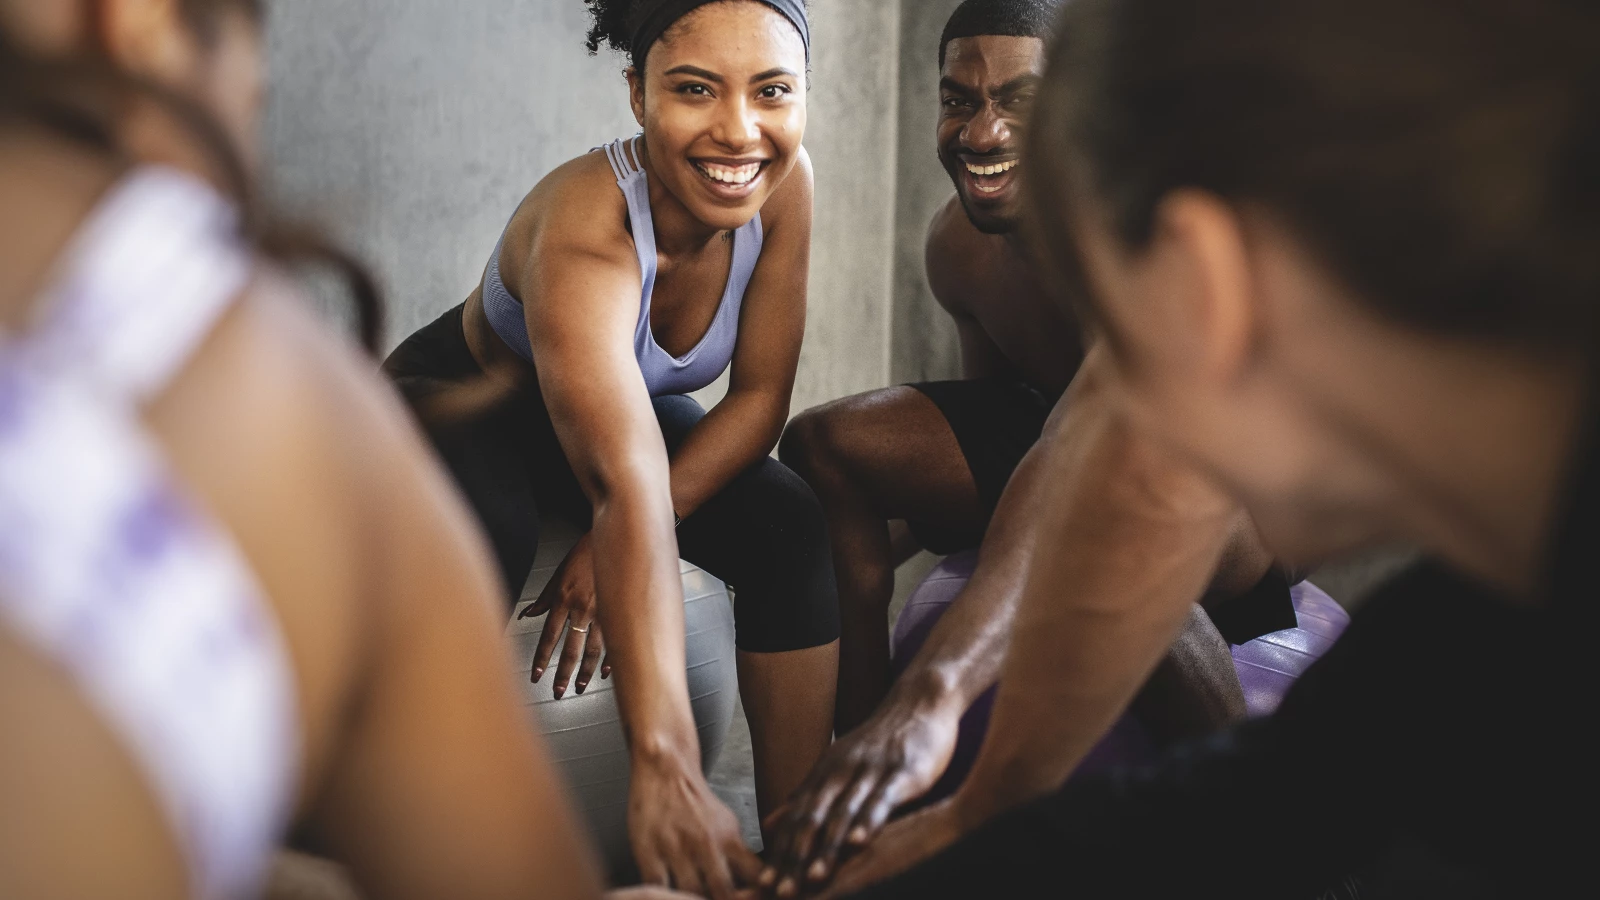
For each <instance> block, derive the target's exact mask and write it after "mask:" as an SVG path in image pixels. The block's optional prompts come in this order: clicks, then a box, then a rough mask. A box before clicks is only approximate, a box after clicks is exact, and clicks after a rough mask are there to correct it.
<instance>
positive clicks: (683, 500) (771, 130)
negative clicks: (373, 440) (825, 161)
mask: <svg viewBox="0 0 1600 900" xmlns="http://www.w3.org/2000/svg"><path fill="white" fill-rule="evenodd" d="M588 5H589V7H590V9H591V12H592V14H593V16H594V28H593V30H592V31H591V33H590V35H589V48H590V49H591V50H592V51H595V52H598V51H599V49H600V48H601V46H602V45H608V46H610V47H611V48H612V49H614V50H617V51H619V52H621V53H624V54H627V55H629V57H630V62H631V65H629V66H628V68H627V69H626V70H625V73H624V74H625V77H626V81H627V86H628V92H629V99H630V102H631V106H632V109H633V113H634V117H635V119H636V120H637V121H638V123H639V125H640V128H641V133H640V134H639V135H638V136H636V137H633V138H628V139H621V140H616V141H613V142H612V143H610V144H608V145H606V146H605V147H604V148H603V150H604V152H591V153H588V154H585V155H584V156H581V157H579V158H577V159H574V160H571V161H569V162H567V163H565V164H564V165H562V166H560V167H558V168H557V169H555V171H553V172H551V173H550V174H549V175H547V176H546V177H545V178H544V179H543V180H542V181H540V182H539V183H538V184H537V185H535V186H534V188H533V190H532V191H531V192H530V193H529V194H528V195H527V197H526V199H524V200H523V202H522V203H521V205H520V207H519V208H518V209H517V210H516V212H515V213H514V214H513V215H512V217H511V220H510V223H509V224H508V225H507V226H506V229H505V233H504V235H503V236H502V237H501V240H500V243H499V245H498V246H497V247H496V248H495V250H494V252H493V253H492V254H491V255H490V257H489V260H488V264H487V266H486V267H485V272H484V277H483V281H482V284H481V285H480V287H479V288H478V289H477V290H475V291H474V292H473V293H472V295H471V296H470V297H468V299H467V300H466V302H465V303H463V304H462V305H460V306H458V307H456V308H454V309H452V310H450V311H449V312H448V313H446V314H445V315H444V316H443V317H442V318H440V319H439V320H438V321H436V322H434V323H433V324H431V325H429V326H427V327H426V328H424V329H423V330H421V331H419V332H418V333H416V334H415V335H413V336H412V337H411V338H410V339H408V340H407V341H406V342H405V343H404V344H402V345H401V346H400V347H399V348H398V349H397V350H396V351H395V353H394V355H393V356H391V357H390V359H389V361H388V363H387V364H386V368H387V370H388V372H389V374H390V375H391V376H392V377H394V379H395V380H396V382H397V383H398V384H399V386H400V388H401V390H402V391H403V392H404V394H405V395H406V397H407V399H408V400H409V401H410V403H411V404H412V406H413V407H414V408H415V409H416V411H417V412H418V414H419V416H420V417H421V418H422V420H423V422H424V424H425V426H426V427H427V429H428V431H429V434H430V437H431V438H432V439H433V441H434V443H435V445H436V446H437V448H438V450H439V452H440V453H441V455H442V456H443V457H444V459H445V461H446V462H447V464H448V465H449V467H450V469H451V471H452V473H453V474H454V475H455V477H456V480H457V481H458V483H459V484H460V486H461V487H462V489H463V490H464V492H465V493H466V495H467V497H468V499H469V500H470V501H471V503H472V505H473V507H474V509H475V510H476V512H477V513H478V516H479V518H480V519H481V521H482V523H483V525H484V527H485V529H486V530H487V532H488V534H489V536H490V538H491V540H492V541H493V544H494V548H495V551H496V555H497V557H498V560H499V563H500V567H501V573H502V575H503V577H504V579H505V587H506V590H507V596H508V598H509V599H510V600H512V601H515V600H516V598H517V597H518V596H520V593H521V589H522V587H523V585H524V582H525V581H526V579H527V576H528V572H529V570H530V568H531V566H532V562H533V557H534V552H535V549H536V547H537V545H538V534H539V524H540V516H541V515H546V516H549V515H555V516H558V517H560V518H563V519H571V520H576V521H578V522H580V523H582V524H584V525H586V526H589V531H588V532H587V533H586V534H585V535H584V537H583V538H582V539H581V540H579V542H578V543H577V545H576V546H575V547H574V548H573V550H572V551H571V553H570V554H569V555H568V556H567V558H566V560H565V561H564V562H563V563H562V565H561V567H560V569H559V570H558V571H557V573H556V575H555V576H554V577H553V578H552V579H551V581H550V583H549V586H548V587H547V588H545V590H544V591H543V593H542V594H541V595H540V596H539V599H538V601H537V602H536V603H535V604H533V605H532V606H531V607H530V608H529V609H528V610H525V612H531V613H532V614H542V613H545V612H548V613H549V615H548V617H547V619H546V625H545V628H544V632H543V635H542V637H541V640H540V643H539V648H538V650H537V651H536V653H535V656H534V669H533V673H532V675H533V678H534V680H538V679H540V678H541V677H543V675H544V670H545V668H546V667H547V666H549V665H550V661H551V658H552V657H553V656H555V654H556V648H557V646H558V645H559V646H561V652H560V655H559V660H558V662H557V663H556V666H555V669H556V671H555V673H554V676H553V677H554V682H555V683H554V686H553V690H554V694H555V696H556V697H558V698H559V697H561V696H562V695H563V694H564V693H565V691H566V687H567V684H568V682H569V681H574V677H575V687H576V690H577V691H579V692H582V691H584V690H585V689H586V688H587V687H588V685H589V683H590V681H591V679H592V678H593V676H594V674H595V672H596V671H597V669H598V670H599V672H600V674H601V676H602V677H605V675H606V674H608V673H609V671H610V668H611V665H612V664H613V662H614V663H615V666H616V673H617V678H618V690H617V695H618V704H619V707H620V710H621V714H622V718H623V720H624V722H625V724H626V730H627V733H628V735H629V737H630V742H631V745H630V748H629V749H630V751H631V754H630V755H631V760H632V775H633V781H632V787H631V802H630V806H629V811H630V816H629V819H630V821H629V830H630V833H631V838H632V845H633V849H634V855H635V857H636V858H637V862H638V863H639V866H640V870H641V872H642V874H643V875H644V877H645V878H646V879H647V880H650V881H668V880H671V881H673V882H674V883H676V884H677V885H678V886H679V887H683V888H686V889H690V890H698V889H702V888H703V889H706V890H709V891H710V892H711V893H713V894H714V895H717V896H725V895H727V894H728V893H729V892H730V891H731V889H732V886H733V884H734V883H735V882H736V881H740V880H748V879H749V878H750V877H751V876H753V875H754V874H755V870H756V862H755V859H754V857H753V856H751V855H750V854H749V852H748V851H747V850H746V849H745V848H744V847H743V846H742V845H741V843H740V840H739V833H738V829H737V827H736V825H735V822H734V819H733V816H732V814H731V813H730V812H729V811H728V810H727V809H726V808H724V807H722V806H721V804H720V802H719V801H717V800H716V798H715V797H714V796H713V795H712V794H711V791H710V789H709V788H708V787H707V785H706V782H705V779H704V777H703V776H702V774H701V772H700V754H699V751H698V742H697V739H696V736H695V723H694V721H693V720H692V718H691V715H690V706H689V697H688V695H687V688H686V686H685V671H684V669H685V661H684V625H683V611H682V610H683V597H682V590H681V584H680V581H679V578H678V568H677V566H678V562H677V561H678V558H679V556H682V558H684V559H686V560H688V561H689V562H691V563H694V564H696V565H699V566H701V567H702V568H704V569H705V570H707V571H708V572H710V573H711V574H713V575H716V576H717V577H719V578H721V579H723V580H724V581H726V582H728V583H729V584H730V585H732V586H733V587H734V588H735V589H736V592H737V600H736V606H735V620H736V629H737V640H738V646H739V650H740V653H739V674H740V689H741V695H742V697H743V699H744V705H745V710H746V714H747V716H748V717H749V720H750V726H751V736H752V741H753V744H754V748H755V757H756V760H755V761H756V779H757V784H756V787H757V795H758V801H759V803H760V805H761V806H762V808H763V809H770V808H771V807H772V806H773V805H775V804H776V802H777V801H779V800H781V799H782V798H783V797H784V796H785V795H787V794H788V792H789V791H790V790H791V789H792V788H793V787H794V786H795V785H796V784H797V783H798V782H799V781H800V779H801V777H802V776H803V775H804V774H805V772H806V771H807V770H808V769H809V768H810V766H811V764H812V763H813V762H815V760H816V759H817V757H818V756H820V754H821V753H822V751H823V750H824V749H825V748H826V746H827V744H828V740H829V737H830V731H831V724H832V716H833V699H834V683H835V679H836V671H835V670H836V665H837V638H838V628H839V624H838V609H837V600H836V597H835V587H834V579H833V569H832V565H831V562H830V557H829V554H828V548H827V542H826V537H825V529H824V526H823V520H822V513H821V510H820V507H819V505H818V503H817V501H816V499H815V497H814V496H813V495H812V494H811V492H810V490H809V489H808V488H807V487H806V486H805V484H804V483H803V482H802V481H801V480H800V479H799V478H798V477H796V476H795V475H794V474H793V473H792V472H790V471H789V470H788V469H786V468H784V467H783V466H782V465H780V464H779V463H777V462H776V461H774V460H771V459H769V458H768V454H769V453H770V452H771V450H772V448H773V446H774V445H775V444H776V442H777V439H778V436H779V434H780V432H781V431H782V428H783V424H784V421H785V419H786V418H787V417H788V409H789V397H790V392H791V390H792V388H793V384H794V377H795V368H796V365H797V363H798V360H799V353H800V340H801V336H802V334H803V331H804V326H805V308H806V291H805V285H806V277H807V265H808V262H809V256H810V242H811V196H812V181H811V167H810V162H809V161H808V159H807V158H806V154H805V151H804V150H803V149H802V148H801V145H800V144H801V139H802V138H803V136H804V134H805V126H806V68H807V62H808V59H809V53H810V32H809V27H808V24H807V19H806V11H805V6H804V4H803V3H801V2H799V0H709V2H708V0H636V2H615V0H588ZM730 365H731V366H732V372H731V379H730V384H729V390H728V393H727V396H726V398H725V399H724V400H723V401H722V402H721V403H719V404H718V405H717V406H716V407H715V408H714V409H712V410H711V411H710V412H705V411H703V410H701V409H700V407H699V406H698V405H696V404H695V403H694V401H692V400H690V399H689V398H688V397H687V396H684V395H686V394H688V393H690V392H691V391H694V390H698V389H699V388H702V387H704V386H706V385H708V384H710V383H711V382H712V381H713V380H715V379H716V378H717V377H718V376H719V375H720V374H721V373H722V372H723V370H725V369H727V368H728V367H729V366H730ZM485 373H489V374H490V378H491V380H493V381H496V382H501V383H503V384H504V385H505V387H504V389H503V390H501V391H499V392H497V393H496V394H495V396H494V399H493V400H491V401H489V402H487V403H486V404H480V405H479V407H478V408H475V409H473V410H471V411H466V412H463V411H462V409H461V408H460V407H461V405H462V404H461V403H459V402H455V401H459V400H460V399H461V398H463V397H464V396H467V393H465V392H462V391H460V390H459V388H460V387H461V386H462V385H465V384H470V383H481V382H482V381H483V378H484V375H485ZM564 633H565V640H564V641H563V635H564ZM608 653H609V654H610V655H609V656H607V657H606V663H605V666H604V667H601V660H602V656H603V655H606V654H608Z"/></svg>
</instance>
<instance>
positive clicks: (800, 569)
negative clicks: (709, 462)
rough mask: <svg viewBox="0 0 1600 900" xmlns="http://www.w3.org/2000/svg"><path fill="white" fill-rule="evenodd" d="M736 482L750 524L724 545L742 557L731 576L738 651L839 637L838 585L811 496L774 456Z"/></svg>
mask: <svg viewBox="0 0 1600 900" xmlns="http://www.w3.org/2000/svg"><path fill="white" fill-rule="evenodd" d="M740 482H742V483H741V484H739V485H738V498H737V499H738V502H739V505H740V508H741V510H742V512H743V515H742V516H741V518H742V519H744V520H745V522H746V523H747V525H746V526H744V527H741V528H738V529H737V530H736V533H735V534H734V535H732V545H731V546H730V547H729V548H727V549H729V550H730V551H732V553H733V555H735V556H737V557H738V558H739V560H740V562H739V565H738V568H739V569H740V570H741V571H740V573H739V574H738V575H736V576H735V579H734V581H735V583H734V591H735V598H736V604H735V610H734V612H735V618H736V621H737V625H738V633H739V647H740V649H742V650H747V651H751V652H756V653H772V652H781V651H786V650H801V649H805V648H808V647H817V646H821V645H823V644H827V643H831V642H833V641H834V640H837V639H838V637H839V600H838V587H837V585H836V583H835V580H834V574H833V558H832V555H831V552H830V550H829V545H828V527H827V523H826V521H825V519H824V517H823V512H822V504H821V503H820V502H818V500H817V496H816V494H815V493H813V492H812V490H811V488H810V486H809V485H807V484H806V483H805V481H804V480H802V479H801V478H800V477H799V476H798V475H796V474H795V473H794V472H793V471H791V470H790V469H789V468H788V467H787V466H784V465H783V464H781V463H779V462H776V461H773V460H764V461H762V462H761V463H759V464H758V465H757V466H755V467H754V468H753V469H752V470H751V471H750V472H747V473H746V474H745V475H744V476H742V477H741V479H740Z"/></svg>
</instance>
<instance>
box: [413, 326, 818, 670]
mask: <svg viewBox="0 0 1600 900" xmlns="http://www.w3.org/2000/svg"><path fill="white" fill-rule="evenodd" d="M384 370H385V371H386V372H387V373H388V374H389V376H390V377H391V378H393V379H394V381H395V384H396V385H397V386H398V387H399V388H400V391H401V393H402V394H403V395H404V396H405V398H406V401H407V403H409V404H410V405H411V406H412V408H413V409H414V410H418V411H419V412H422V413H431V410H430V408H429V406H430V401H433V400H436V399H437V398H439V397H440V396H441V395H442V394H443V393H444V392H447V391H450V390H452V389H457V388H459V387H460V386H461V385H463V384H466V383H469V382H471V381H473V380H475V379H479V378H481V377H482V375H483V372H482V370H481V369H480V368H479V367H478V365H477V362H476V361H475V360H474V359H473V358H472V354H471V352H470V351H469V350H468V349H467V343H466V338H465V335H464V333H463V331H462V307H460V306H458V307H456V308H454V309H452V310H450V311H449V312H447V313H445V314H444V315H443V316H441V317H439V318H438V319H437V320H435V321H434V322H433V323H432V324H430V325H428V326H426V327H424V328H423V329H422V330H420V331H418V332H417V333H416V334H413V335H412V336H411V337H409V338H407V339H406V341H405V342H404V343H403V344H401V345H400V346H399V347H398V348H396V350H395V351H394V353H393V354H391V355H390V357H389V359H388V360H387V361H386V362H385V363H384ZM654 405H655V411H656V419H657V421H659V422H660V423H661V435H662V438H663V439H664V440H665V441H666V446H667V453H668V455H671V454H673V453H675V452H677V449H678V447H679V446H680V445H681V444H682V443H683V440H684V438H685V437H687V436H688V434H689V432H690V431H692V430H693V429H694V426H695V425H696V423H698V422H699V421H700V419H701V418H702V417H703V416H704V415H705V411H704V410H703V409H701V408H700V405H699V404H698V403H696V402H695V401H694V400H692V399H690V398H688V397H683V396H667V397H657V398H655V400H654ZM419 418H420V419H421V420H422V425H423V428H424V429H425V430H426V431H427V434H428V437H429V438H430V439H431V440H432V441H433V445H434V447H435V448H436V449H437V450H438V452H439V455H440V456H441V457H443V459H444V463H445V465H446V466H448V467H449V469H450V472H451V474H452V475H454V476H455V480H456V483H457V484H459V485H460V486H461V490H462V491H463V492H464V493H465V494H466V497H467V501H468V502H469V503H470V504H471V505H472V508H473V510H474V511H475V512H476V513H477V515H478V519H479V520H480V521H481V522H482V523H483V527H484V529H485V530H486V531H487V532H488V536H489V541H490V543H491V544H492V545H493V547H494V553H495V557H496V559H498V561H499V563H500V574H501V576H502V577H503V578H504V579H505V584H506V587H507V590H508V591H509V596H510V601H511V602H512V603H513V604H514V603H515V602H516V601H517V599H518V597H519V596H520V594H521V592H522V586H523V583H524V582H526V581H527V578H528V572H529V571H530V570H531V569H532V568H533V556H534V551H535V549H536V548H537V547H538V544H539V514H540V510H545V511H546V512H548V513H550V514H553V515H556V516H559V517H561V518H564V519H569V520H571V521H572V522H574V523H576V524H577V525H578V526H579V527H580V528H584V529H587V528H588V527H589V525H590V522H591V518H592V514H591V509H590V505H589V501H588V498H587V497H585V496H584V494H583V491H582V489H581V488H580V487H579V486H578V481H577V478H576V477H575V476H574V475H573V473H572V466H571V465H569V464H568V462H567V458H566V454H565V453H563V452H562V450H561V445H560V443H559V441H558V440H557V438H556V435H555V429H554V427H553V426H552V425H551V423H550V414H549V412H548V411H547V410H546V409H545V404H544V397H543V396H542V395H541V394H540V392H539V387H538V383H537V381H536V380H535V379H532V378H529V379H526V380H525V381H523V382H520V383H518V384H517V385H516V386H515V387H514V388H513V389H511V390H510V391H509V393H507V394H506V395H505V396H504V397H503V398H500V399H498V400H496V402H495V403H494V405H493V406H492V407H491V408H490V409H489V410H487V411H486V412H484V413H482V414H478V415H474V416H473V417H472V418H471V419H470V420H466V421H448V422H443V421H437V420H436V417H435V416H434V415H431V414H423V415H419ZM678 552H679V554H680V555H681V556H682V557H683V558H684V559H685V560H687V561H689V562H691V563H694V564H695V565H697V566H699V567H701V568H703V569H705V570H706V571H707V572H710V573H711V574H712V575H715V576H716V577H718V578H720V579H722V580H723V581H725V582H727V584H728V586H729V587H730V588H732V589H733V591H734V622H735V627H736V630H737V635H738V645H739V649H741V650H747V651H750V652H753V653H778V652H782V651H786V650H801V649H805V648H807V647H818V646H822V645H823V644H828V643H832V642H833V641H835V640H837V639H838V638H839V598H838V591H837V586H836V585H835V582H834V577H833V559H832V557H831V556H830V555H829V551H828V537H827V530H826V526H825V525H824V522H823V517H822V506H821V504H819V503H818V502H817V498H816V495H815V494H813V493H812V492H811V488H810V487H808V486H807V485H806V483H805V482H804V481H802V480H801V479H800V477H799V476H798V475H796V474H794V472H792V471H790V470H789V469H788V467H786V466H784V465H783V464H782V463H779V462H777V461H776V460H773V459H768V458H763V459H762V460H761V461H759V462H757V463H756V464H755V465H753V466H751V467H750V468H748V469H746V470H745V471H743V472H741V473H739V475H738V476H736V477H735V478H734V479H733V480H732V481H731V482H729V483H728V485H727V486H726V487H724V488H723V489H722V490H721V491H720V492H719V493H717V495H716V496H714V497H712V498H711V499H710V500H708V501H706V503H705V504H704V505H702V506H701V507H700V508H699V509H697V510H695V512H694V513H693V514H692V515H690V516H689V517H688V518H687V519H684V520H683V523H682V524H681V525H679V526H678Z"/></svg>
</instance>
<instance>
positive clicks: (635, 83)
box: [622, 66, 644, 128]
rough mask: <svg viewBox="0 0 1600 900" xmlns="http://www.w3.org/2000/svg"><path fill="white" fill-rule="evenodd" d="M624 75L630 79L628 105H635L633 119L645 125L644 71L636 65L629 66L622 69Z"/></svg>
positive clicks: (641, 126)
mask: <svg viewBox="0 0 1600 900" xmlns="http://www.w3.org/2000/svg"><path fill="white" fill-rule="evenodd" d="M622 75H623V77H625V78H627V79H628V105H629V106H631V107H633V120H634V121H635V122H637V123H638V124H639V127H640V128H643V127H644V73H643V72H641V71H639V69H638V68H637V67H636V66H629V67H627V68H626V69H623V70H622Z"/></svg>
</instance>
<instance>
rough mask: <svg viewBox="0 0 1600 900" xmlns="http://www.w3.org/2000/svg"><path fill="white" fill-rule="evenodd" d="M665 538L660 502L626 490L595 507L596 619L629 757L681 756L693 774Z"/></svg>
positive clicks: (678, 612)
mask: <svg viewBox="0 0 1600 900" xmlns="http://www.w3.org/2000/svg"><path fill="white" fill-rule="evenodd" d="M671 534H672V518H671V512H670V510H669V509H668V506H667V503H666V498H665V497H664V496H661V497H652V496H649V492H646V491H644V490H634V491H626V490H624V491H619V492H617V493H616V494H614V495H611V496H606V497H601V498H599V499H598V501H597V502H596V503H595V507H594V527H593V529H592V531H591V532H590V539H591V540H592V541H593V543H594V559H595V593H596V596H597V597H598V598H600V602H599V603H598V604H596V608H597V611H596V614H597V616H598V618H599V620H600V626H601V628H602V629H603V630H604V632H605V639H606V653H607V659H608V661H609V662H610V664H611V666H612V669H613V672H614V677H615V678H616V681H617V705H618V708H619V710H620V712H621V715H622V723H623V727H624V728H625V729H626V730H627V733H628V739H629V746H630V748H631V749H632V751H633V753H634V755H635V756H636V757H638V756H640V755H660V754H673V755H681V756H682V757H683V758H684V759H694V760H695V765H696V766H698V764H699V763H698V753H699V742H698V740H697V738H696V736H695V730H694V716H693V714H692V712H691V711H690V708H689V687H688V681H687V677H686V675H685V672H684V667H685V661H684V644H683V637H682V636H683V630H684V624H683V601H682V593H681V592H682V587H681V582H680V580H679V579H680V575H679V572H678V555H677V544H676V542H675V541H673V540H671V539H670V537H667V536H670V535H671ZM663 538H665V539H663Z"/></svg>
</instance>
